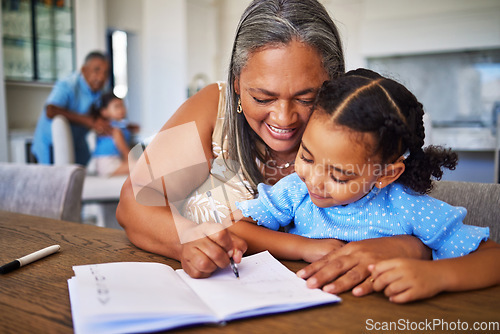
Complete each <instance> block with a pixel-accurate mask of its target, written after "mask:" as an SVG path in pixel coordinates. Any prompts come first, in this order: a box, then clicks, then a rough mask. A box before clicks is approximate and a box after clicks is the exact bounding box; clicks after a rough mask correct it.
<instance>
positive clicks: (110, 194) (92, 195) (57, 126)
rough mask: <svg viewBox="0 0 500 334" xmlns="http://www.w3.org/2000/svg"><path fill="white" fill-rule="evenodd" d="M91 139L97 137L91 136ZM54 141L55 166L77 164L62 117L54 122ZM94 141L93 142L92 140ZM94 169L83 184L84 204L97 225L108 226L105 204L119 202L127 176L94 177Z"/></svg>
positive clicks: (71, 137) (66, 122)
mask: <svg viewBox="0 0 500 334" xmlns="http://www.w3.org/2000/svg"><path fill="white" fill-rule="evenodd" d="M90 138H94V140H95V135H93V134H92V133H91V134H90ZM52 139H53V150H54V165H59V166H60V165H68V164H74V163H75V152H74V147H73V135H72V134H71V129H70V125H69V121H68V120H67V119H66V118H65V117H64V116H62V115H57V116H55V117H54V118H53V120H52ZM91 141H92V140H91ZM91 169H92V168H87V173H86V175H85V180H84V182H83V191H82V204H83V210H84V211H86V210H87V211H90V212H92V213H91V214H93V215H94V216H95V220H96V225H98V226H106V222H105V219H104V217H105V216H106V215H105V212H104V210H105V204H106V203H110V202H116V203H117V202H118V200H119V198H120V191H121V188H122V185H123V183H124V182H125V180H126V178H127V176H126V175H120V176H112V177H100V176H96V175H93V173H92V170H91Z"/></svg>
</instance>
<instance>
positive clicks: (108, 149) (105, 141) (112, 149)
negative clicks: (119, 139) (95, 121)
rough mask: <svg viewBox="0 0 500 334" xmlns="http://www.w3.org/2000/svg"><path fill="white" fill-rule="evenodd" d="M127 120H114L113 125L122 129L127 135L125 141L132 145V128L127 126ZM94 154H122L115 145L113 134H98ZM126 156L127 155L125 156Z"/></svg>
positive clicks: (124, 134)
mask: <svg viewBox="0 0 500 334" xmlns="http://www.w3.org/2000/svg"><path fill="white" fill-rule="evenodd" d="M127 124H128V123H127V122H126V121H112V122H111V126H112V127H114V128H118V129H120V131H121V132H122V134H123V137H125V141H126V142H127V144H129V145H130V139H131V134H130V130H129V129H128V128H127ZM93 155H94V156H121V153H120V151H119V150H118V148H117V147H116V145H115V142H114V140H113V136H98V137H97V142H96V146H95V150H94V153H93ZM125 158H126V157H125Z"/></svg>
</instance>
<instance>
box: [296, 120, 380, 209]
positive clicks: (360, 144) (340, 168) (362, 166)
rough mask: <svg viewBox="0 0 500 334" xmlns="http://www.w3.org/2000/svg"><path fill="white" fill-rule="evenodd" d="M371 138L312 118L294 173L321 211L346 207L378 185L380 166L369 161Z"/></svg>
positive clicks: (326, 121) (304, 136)
mask: <svg viewBox="0 0 500 334" xmlns="http://www.w3.org/2000/svg"><path fill="white" fill-rule="evenodd" d="M372 144H373V137H372V135H370V134H363V133H359V132H354V131H352V130H350V129H348V128H346V127H342V126H338V125H335V124H332V121H331V120H330V118H329V116H326V115H317V114H316V115H314V116H313V117H312V118H311V120H310V121H309V124H308V125H307V128H306V130H305V132H304V135H303V136H302V143H301V145H300V148H299V152H298V154H297V158H296V160H295V171H296V172H297V174H298V176H299V177H300V178H301V179H302V180H303V181H304V182H305V184H306V185H307V189H308V191H309V195H310V197H311V200H312V202H313V203H314V204H315V205H317V206H319V207H321V208H326V207H330V206H337V205H345V204H349V203H352V202H354V201H357V200H358V199H360V198H362V197H363V196H365V195H366V194H367V193H368V192H369V191H370V190H371V189H372V188H373V186H374V185H375V184H376V183H377V179H378V176H380V172H381V165H380V164H378V163H376V162H374V161H373V159H370V158H369V157H368V153H367V148H369V147H373V146H372Z"/></svg>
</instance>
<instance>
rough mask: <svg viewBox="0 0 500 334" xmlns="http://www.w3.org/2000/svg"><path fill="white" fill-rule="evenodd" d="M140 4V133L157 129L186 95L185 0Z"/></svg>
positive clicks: (149, 1)
mask: <svg viewBox="0 0 500 334" xmlns="http://www.w3.org/2000/svg"><path fill="white" fill-rule="evenodd" d="M143 4H144V6H143V13H142V14H143V20H142V22H143V30H142V32H143V43H142V48H143V50H142V61H143V63H142V71H143V77H142V78H143V89H142V94H143V112H144V114H143V117H142V124H141V133H142V134H144V135H146V136H148V135H150V134H154V133H156V132H158V130H159V129H160V128H161V126H162V125H163V124H164V123H165V122H166V121H167V120H168V119H169V118H170V116H171V115H172V114H173V113H174V112H175V110H176V109H177V108H178V107H179V106H180V105H181V104H182V102H184V100H185V98H186V96H187V94H186V92H187V77H186V73H187V71H186V69H187V41H186V38H187V27H186V1H184V0H169V1H164V0H147V1H144V3H143Z"/></svg>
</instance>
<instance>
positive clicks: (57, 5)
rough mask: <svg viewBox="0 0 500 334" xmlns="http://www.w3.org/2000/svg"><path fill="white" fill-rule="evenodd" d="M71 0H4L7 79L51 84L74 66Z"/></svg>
mask: <svg viewBox="0 0 500 334" xmlns="http://www.w3.org/2000/svg"><path fill="white" fill-rule="evenodd" d="M73 21H74V19H73V1H72V0H2V31H3V59H4V61H3V70H4V78H5V80H7V81H21V82H40V83H52V82H55V81H56V80H57V79H59V78H62V77H65V76H67V75H69V74H70V73H71V72H73V71H74V69H75V55H74V28H73V26H74V24H73Z"/></svg>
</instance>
